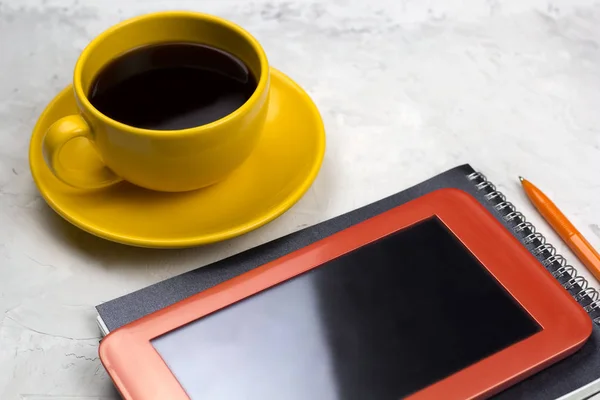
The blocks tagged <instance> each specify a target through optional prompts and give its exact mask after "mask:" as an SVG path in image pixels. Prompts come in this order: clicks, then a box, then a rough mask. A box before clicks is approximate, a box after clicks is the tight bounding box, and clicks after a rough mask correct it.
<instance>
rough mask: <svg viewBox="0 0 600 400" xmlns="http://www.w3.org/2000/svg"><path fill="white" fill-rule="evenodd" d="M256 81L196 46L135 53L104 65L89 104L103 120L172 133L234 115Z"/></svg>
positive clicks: (223, 55)
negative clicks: (108, 118)
mask: <svg viewBox="0 0 600 400" xmlns="http://www.w3.org/2000/svg"><path fill="white" fill-rule="evenodd" d="M256 84H257V83H256V78H255V77H254V76H253V75H252V73H251V72H250V70H249V68H248V67H247V66H246V65H245V64H244V63H243V62H242V61H241V60H240V59H238V58H237V57H235V56H234V55H232V54H229V53H227V52H225V51H223V50H219V49H216V48H214V47H210V46H205V45H200V44H195V43H166V44H158V45H152V46H145V47H140V48H138V49H135V50H132V51H129V52H127V53H125V54H124V55H122V56H120V57H118V58H117V59H115V60H114V61H112V62H111V63H109V64H108V65H107V66H106V67H105V68H104V69H103V70H102V71H100V73H99V74H98V76H97V77H96V79H95V80H94V82H93V84H92V86H91V89H90V92H89V95H88V98H89V99H90V101H91V102H92V104H93V105H94V107H96V108H97V109H98V110H100V112H102V113H103V114H104V115H106V116H108V117H110V118H112V119H114V120H117V121H119V122H122V123H124V124H127V125H131V126H135V127H138V128H146V129H158V130H174V129H185V128H192V127H194V126H199V125H204V124H208V123H210V122H213V121H216V120H218V119H220V118H222V117H224V116H226V115H228V114H230V113H231V112H233V111H235V110H236V109H238V108H239V107H240V106H241V105H242V104H244V103H245V102H246V100H248V98H249V97H250V96H251V95H252V93H253V92H254V90H255V89H256Z"/></svg>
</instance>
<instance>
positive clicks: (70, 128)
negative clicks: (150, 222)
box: [42, 115, 123, 189]
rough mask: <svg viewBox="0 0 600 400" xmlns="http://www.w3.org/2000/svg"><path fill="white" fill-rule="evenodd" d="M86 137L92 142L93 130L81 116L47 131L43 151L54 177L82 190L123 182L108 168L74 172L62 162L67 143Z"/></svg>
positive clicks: (65, 118) (66, 119)
mask: <svg viewBox="0 0 600 400" xmlns="http://www.w3.org/2000/svg"><path fill="white" fill-rule="evenodd" d="M78 137H84V138H86V139H87V140H89V141H91V140H92V135H91V129H90V126H89V125H88V123H87V122H86V121H85V119H83V117H82V116H81V115H69V116H67V117H63V118H61V119H59V120H58V121H56V122H55V123H53V124H52V125H51V126H50V128H48V130H47V131H46V135H45V136H44V141H43V144H42V149H43V152H44V159H45V160H46V165H48V168H50V170H51V171H52V173H53V174H54V176H56V177H57V178H58V179H60V180H61V181H62V182H64V183H66V184H67V185H70V186H73V187H76V188H80V189H99V188H104V187H107V186H110V185H114V184H115V183H118V182H120V181H122V180H123V178H121V177H119V176H117V175H116V174H115V173H114V172H113V171H112V170H110V169H109V168H108V167H106V166H105V167H104V168H101V169H100V170H98V171H73V170H69V169H67V168H64V166H63V165H62V164H61V162H60V152H61V150H62V148H63V147H64V145H65V144H67V142H69V141H71V140H73V139H75V138H78Z"/></svg>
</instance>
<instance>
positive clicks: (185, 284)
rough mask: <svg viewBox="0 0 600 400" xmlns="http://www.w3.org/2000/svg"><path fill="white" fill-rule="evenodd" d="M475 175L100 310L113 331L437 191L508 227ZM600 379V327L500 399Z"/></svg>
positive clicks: (422, 187)
mask: <svg viewBox="0 0 600 400" xmlns="http://www.w3.org/2000/svg"><path fill="white" fill-rule="evenodd" d="M472 172H474V170H473V168H472V167H471V166H469V165H462V166H459V167H456V168H453V169H451V170H449V171H446V172H444V173H442V174H440V175H437V176H435V177H433V178H431V179H428V180H426V181H424V182H422V183H420V184H418V185H416V186H413V187H411V188H409V189H406V190H404V191H402V192H399V193H396V194H394V195H392V196H389V197H387V198H385V199H382V200H379V201H377V202H375V203H372V204H369V205H367V206H364V207H361V208H359V209H356V210H354V211H351V212H349V213H346V214H343V215H340V216H338V217H334V218H332V219H330V220H327V221H324V222H321V223H319V224H317V225H314V226H311V227H308V228H305V229H303V230H301V231H298V232H294V233H292V234H289V235H287V236H284V237H281V238H279V239H276V240H273V241H271V242H268V243H265V244H263V245H261V246H258V247H255V248H253V249H249V250H247V251H244V252H242V253H239V254H236V255H234V256H231V257H229V258H226V259H223V260H220V261H217V262H215V263H212V264H210V265H208V266H205V267H201V268H198V269H195V270H193V271H190V272H187V273H184V274H182V275H178V276H175V277H173V278H170V279H167V280H165V281H163V282H159V283H156V284H154V285H152V286H149V287H147V288H144V289H141V290H138V291H136V292H133V293H130V294H128V295H125V296H122V297H119V298H117V299H114V300H111V301H108V302H106V303H103V304H101V305H98V306H97V307H96V308H97V310H98V314H99V315H100V317H101V318H102V319H103V321H104V323H105V325H106V327H107V328H108V330H109V331H112V330H114V329H116V328H118V327H120V326H122V325H125V324H127V323H129V322H131V321H133V320H136V319H138V318H140V317H142V316H144V315H147V314H149V313H151V312H154V311H156V310H159V309H161V308H164V307H166V306H168V305H170V304H173V303H175V302H177V301H179V300H182V299H184V298H186V297H189V296H191V295H193V294H195V293H198V292H200V291H202V290H205V289H208V288H210V287H212V286H215V285H216V284H219V283H221V282H223V281H225V280H228V279H231V278H233V277H235V276H237V275H240V274H242V273H244V272H247V271H249V270H251V269H253V268H256V267H258V266H260V265H262V264H265V263H267V262H269V261H272V260H274V259H277V258H279V257H281V256H284V255H286V254H288V253H290V252H292V251H295V250H297V249H299V248H302V247H305V246H307V245H309V244H311V243H314V242H316V241H318V240H320V239H323V238H325V237H327V236H329V235H331V234H333V233H335V232H338V231H341V230H343V229H345V228H347V227H349V226H351V225H354V224H356V223H359V222H361V221H364V220H366V219H368V218H371V217H373V216H375V215H377V214H379V213H381V212H384V211H387V210H389V209H391V208H393V207H396V206H398V205H400V204H404V203H406V202H408V201H410V200H413V199H415V198H417V197H420V196H422V195H423V194H426V193H429V192H431V191H433V190H436V189H441V188H456V189H461V190H463V191H465V192H467V193H469V194H471V195H472V196H473V197H475V198H476V199H477V200H479V202H480V203H481V204H483V205H484V206H485V207H486V208H487V209H488V210H489V211H490V212H491V213H492V214H493V215H494V216H495V217H496V218H497V219H498V220H499V221H500V222H501V223H503V224H504V225H505V226H507V225H506V222H505V221H504V220H503V219H502V218H501V216H500V214H498V213H497V212H496V211H495V210H494V209H493V207H492V204H491V203H490V202H489V201H486V200H485V198H484V197H483V196H484V193H483V192H479V191H477V190H476V189H475V185H474V184H473V182H471V181H470V180H468V179H467V177H466V176H467V175H468V174H470V173H472ZM515 236H517V235H515ZM517 238H518V237H517ZM543 257H545V256H544V255H539V256H538V259H540V261H541V260H542V258H543ZM432 318H434V316H433V315H432ZM598 378H600V326H598V325H594V330H593V332H592V336H591V337H590V339H589V341H588V342H587V343H586V344H585V345H584V346H583V347H582V349H581V350H579V351H578V352H577V353H575V354H574V355H572V356H570V357H569V358H567V359H565V360H563V361H561V362H559V363H557V364H555V365H553V366H551V367H549V368H547V369H545V370H543V371H541V372H540V373H538V374H536V375H534V376H533V377H531V378H529V379H527V380H525V381H522V382H521V383H518V384H517V385H515V386H512V387H511V388H509V389H507V390H505V391H503V392H501V393H500V394H498V395H497V396H496V397H495V398H498V399H534V400H535V399H555V398H557V397H560V396H562V395H565V394H567V393H569V392H571V391H573V390H575V389H577V388H579V387H581V386H583V385H585V384H587V383H590V382H592V381H594V380H596V379H598Z"/></svg>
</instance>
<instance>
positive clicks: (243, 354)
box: [99, 189, 592, 400]
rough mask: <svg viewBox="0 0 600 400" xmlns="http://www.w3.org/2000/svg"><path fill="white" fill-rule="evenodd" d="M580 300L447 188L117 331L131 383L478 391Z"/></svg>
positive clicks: (134, 392)
mask: <svg viewBox="0 0 600 400" xmlns="http://www.w3.org/2000/svg"><path fill="white" fill-rule="evenodd" d="M591 330H592V323H591V320H590V319H589V317H588V316H587V315H586V313H585V312H584V311H583V309H582V308H581V307H580V306H579V305H578V304H577V303H576V302H575V301H574V300H573V298H572V297H571V296H570V295H569V294H568V293H567V292H566V291H565V290H564V289H563V288H562V287H561V286H560V284H559V283H558V282H557V281H556V280H555V279H553V278H552V277H551V275H550V274H549V273H548V272H547V271H546V270H545V269H544V268H543V267H542V266H541V265H540V263H539V262H538V261H537V260H536V259H535V258H534V257H533V256H532V255H531V254H530V253H529V251H528V250H527V249H526V248H524V247H523V246H522V245H521V244H520V243H519V242H518V241H517V240H516V239H515V238H514V237H513V236H512V235H511V234H510V232H508V231H507V230H506V229H505V228H504V227H503V226H502V225H501V224H500V223H499V222H498V221H496V220H495V219H494V217H493V216H492V215H491V214H490V213H489V212H488V211H487V210H486V209H485V208H484V207H483V206H481V205H480V204H479V203H478V202H477V201H476V200H475V199H473V198H472V197H471V196H469V195H468V194H466V193H464V192H461V191H458V190H456V189H443V190H439V191H436V192H432V193H430V194H427V195H425V196H422V197H420V198H418V199H416V200H413V201H411V202H409V203H406V204H404V205H402V206H399V207H396V208H394V209H392V210H390V211H387V212H385V213H382V214H380V215H377V216H375V217H373V218H371V219H368V220H366V221H364V222H362V223H359V224H357V225H354V226H352V227H349V228H347V229H345V230H343V231H341V232H338V233H337V234H334V235H332V236H330V237H328V238H325V239H323V240H320V241H318V242H315V243H314V244H312V245H310V246H307V247H305V248H303V249H300V250H298V251H295V252H292V253H290V254H288V255H286V256H284V257H282V258H279V259H277V260H275V261H272V262H270V263H268V264H265V265H263V266H260V267H258V268H256V269H254V270H252V271H250V272H247V273H245V274H242V275H240V276H238V277H236V278H234V279H231V280H229V281H227V282H224V283H222V284H219V285H217V286H215V287H213V288H211V289H208V290H206V291H204V292H201V293H198V294H197V295H194V296H192V297H190V298H188V299H186V300H183V301H181V302H179V303H176V304H174V305H172V306H169V307H167V308H165V309H162V310H160V311H157V312H155V313H153V314H150V315H148V316H146V317H144V318H142V319H139V320H137V321H135V322H132V323H130V324H128V325H126V326H124V327H122V328H120V329H117V330H115V331H114V332H112V333H110V334H109V335H108V336H107V337H106V338H105V339H104V340H102V342H101V343H100V350H99V353H100V359H101V361H102V363H103V364H104V366H105V368H106V370H107V371H108V373H109V375H110V377H111V379H112V380H113V382H114V383H115V386H116V387H117V388H118V390H119V391H120V393H121V395H122V396H123V397H124V398H125V399H144V400H146V399H161V400H162V399H170V400H178V399H193V400H196V399H198V400H200V399H236V400H237V399H261V400H262V399H286V400H296V399H303V400H304V399H315V400H319V399H328V400H329V399H352V400H353V399H357V400H359V399H360V400H363V399H373V400H377V399H398V398H408V399H411V400H417V399H441V398H444V399H471V398H484V397H487V396H490V395H492V394H494V393H496V392H498V391H500V390H502V389H503V388H505V387H507V386H509V385H511V384H514V383H515V382H517V381H519V380H522V379H524V378H526V377H527V376H529V375H531V374H533V373H535V372H536V371H538V370H540V369H542V368H544V367H546V366H548V365H550V364H552V363H554V362H556V361H558V360H560V359H562V358H564V357H566V356H568V355H569V354H571V353H573V352H574V351H576V350H577V349H578V348H579V347H580V346H582V345H583V343H584V342H585V340H586V339H587V338H588V337H589V336H590V334H591Z"/></svg>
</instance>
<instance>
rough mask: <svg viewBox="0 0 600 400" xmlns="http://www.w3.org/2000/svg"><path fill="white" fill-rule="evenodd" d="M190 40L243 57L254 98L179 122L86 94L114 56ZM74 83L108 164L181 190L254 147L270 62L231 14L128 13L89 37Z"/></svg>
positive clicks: (153, 184) (229, 166) (219, 175)
mask: <svg viewBox="0 0 600 400" xmlns="http://www.w3.org/2000/svg"><path fill="white" fill-rule="evenodd" d="M172 42H191V43H199V44H204V45H207V46H211V47H215V48H217V49H221V50H224V51H226V52H228V53H230V54H232V55H234V56H236V57H237V58H239V59H240V60H241V61H243V62H244V64H245V65H246V66H247V67H248V69H249V70H250V72H251V73H252V74H253V75H254V77H255V78H256V81H257V87H256V89H255V91H254V93H253V94H252V96H250V98H249V99H248V100H247V101H246V102H245V103H244V104H243V105H242V106H241V107H239V108H238V109H236V110H235V111H233V112H232V113H230V114H228V115H227V116H225V117H223V118H221V119H218V120H216V121H214V122H211V123H208V124H206V125H201V126H197V127H193V128H187V129H181V130H174V131H173V130H171V131H169V130H163V131H158V130H149V129H141V128H136V127H133V126H129V125H125V124H123V123H120V122H118V121H116V120H113V119H111V118H109V117H107V116H106V115H104V114H102V113H101V112H100V111H98V110H97V109H96V108H95V107H94V106H93V105H92V104H91V103H90V101H89V99H88V97H87V94H88V93H89V91H90V88H91V85H92V84H93V83H94V80H95V78H96V77H97V76H98V74H99V73H100V72H101V71H102V70H103V68H104V67H105V66H106V65H107V64H109V63H110V62H111V61H112V60H114V59H116V58H118V57H119V56H121V55H123V54H124V53H126V52H128V51H130V50H133V49H136V48H139V47H143V46H148V45H156V44H161V43H172ZM74 88H75V94H76V98H77V101H78V104H79V107H80V109H81V112H82V114H83V116H84V118H85V120H86V121H87V122H88V124H89V125H90V127H91V131H92V140H93V142H94V144H95V147H96V149H97V150H98V152H99V153H100V155H101V156H102V159H103V160H104V162H105V163H106V165H107V166H108V167H109V168H110V169H111V170H112V171H114V172H115V173H116V174H117V175H118V176H120V177H122V178H123V179H125V180H127V181H129V182H131V183H134V184H136V185H138V186H142V187H145V188H148V189H153V190H159V191H168V192H178V191H187V190H194V189H199V188H202V187H205V186H208V185H211V184H214V183H216V182H218V181H220V180H222V179H224V178H225V177H226V176H227V175H228V174H229V173H231V172H232V171H233V170H234V169H236V168H237V167H238V166H239V165H241V164H242V163H243V162H244V161H245V160H246V158H247V157H248V156H249V155H250V153H251V151H252V149H253V148H254V146H255V144H256V142H257V141H258V138H259V136H260V132H261V131H262V129H263V125H264V122H265V119H266V114H267V108H268V98H269V66H268V63H267V58H266V55H265V53H264V51H263V49H262V47H261V46H260V44H259V43H258V41H256V39H254V38H253V37H252V36H251V35H250V34H249V33H248V32H246V31H245V30H243V29H242V28H240V27H238V26H237V25H235V24H233V23H230V22H228V21H226V20H223V19H220V18H217V17H213V16H209V15H205V14H199V13H192V12H160V13H155V14H148V15H144V16H141V17H137V18H133V19H131V20H128V21H124V22H122V23H121V24H118V25H116V26H114V27H113V28H110V29H109V30H107V31H105V32H104V33H102V34H101V35H100V36H98V37H97V38H96V39H94V40H93V41H92V43H90V45H89V46H88V47H87V48H86V49H85V50H84V52H83V53H82V55H81V57H80V58H79V60H78V62H77V65H76V67H75V74H74Z"/></svg>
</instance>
